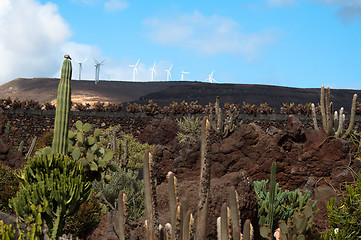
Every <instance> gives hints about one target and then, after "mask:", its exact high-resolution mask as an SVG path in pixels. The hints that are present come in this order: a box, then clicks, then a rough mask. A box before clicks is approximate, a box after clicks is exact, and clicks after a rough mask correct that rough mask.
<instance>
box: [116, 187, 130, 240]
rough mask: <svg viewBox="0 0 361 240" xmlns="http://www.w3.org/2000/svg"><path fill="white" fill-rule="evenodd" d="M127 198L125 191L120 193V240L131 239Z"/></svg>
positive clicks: (118, 220)
mask: <svg viewBox="0 0 361 240" xmlns="http://www.w3.org/2000/svg"><path fill="white" fill-rule="evenodd" d="M127 218H128V214H127V196H126V195H125V192H124V191H120V192H119V196H118V211H117V225H116V230H117V235H118V238H119V240H126V239H129V226H128V222H127V220H128V219H127Z"/></svg>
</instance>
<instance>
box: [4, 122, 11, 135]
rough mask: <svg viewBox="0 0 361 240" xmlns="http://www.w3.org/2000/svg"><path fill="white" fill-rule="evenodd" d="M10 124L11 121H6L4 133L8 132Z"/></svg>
mask: <svg viewBox="0 0 361 240" xmlns="http://www.w3.org/2000/svg"><path fill="white" fill-rule="evenodd" d="M10 126H11V121H7V123H6V128H5V133H7V134H9V133H10Z"/></svg>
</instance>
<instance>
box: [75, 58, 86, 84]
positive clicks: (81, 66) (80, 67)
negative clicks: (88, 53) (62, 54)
mask: <svg viewBox="0 0 361 240" xmlns="http://www.w3.org/2000/svg"><path fill="white" fill-rule="evenodd" d="M86 60H88V59H87V58H85V59H84V60H83V61H82V62H80V61H78V60H75V61H76V62H77V63H79V80H81V71H82V70H83V63H85V62H86Z"/></svg>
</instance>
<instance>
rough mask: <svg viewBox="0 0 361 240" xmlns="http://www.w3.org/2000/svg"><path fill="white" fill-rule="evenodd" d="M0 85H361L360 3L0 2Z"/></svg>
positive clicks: (359, 0) (290, 0) (327, 0)
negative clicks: (54, 80) (68, 73)
mask: <svg viewBox="0 0 361 240" xmlns="http://www.w3.org/2000/svg"><path fill="white" fill-rule="evenodd" d="M0 52H2V54H3V57H2V58H1V59H0V65H1V66H2V70H1V71H0V84H2V83H5V82H8V81H10V80H12V79H14V78H17V77H26V78H32V77H59V75H60V73H59V70H60V67H61V63H62V60H63V55H64V54H65V53H68V54H70V56H71V57H72V58H73V78H74V79H78V72H79V65H78V63H77V62H76V61H75V60H79V61H83V60H84V59H87V61H86V62H84V63H83V71H82V79H87V80H94V77H95V67H94V58H95V59H97V60H98V61H102V60H105V62H104V65H103V66H101V70H100V79H101V80H123V81H133V80H132V79H133V70H132V68H131V67H129V65H134V64H135V63H136V62H137V60H138V59H139V58H140V62H139V64H138V66H137V69H138V74H137V75H136V81H150V79H151V71H149V69H150V68H151V67H152V66H153V63H154V61H156V65H155V70H156V73H157V75H155V76H154V80H156V81H165V80H166V78H167V77H166V72H165V70H166V69H168V68H169V67H170V66H171V65H173V67H172V69H171V75H172V81H179V80H180V78H181V72H182V69H183V70H184V71H186V72H190V73H189V74H185V75H184V80H185V81H193V80H195V81H207V79H208V74H210V73H211V72H212V71H214V75H213V77H214V79H215V80H216V81H217V82H218V83H242V84H267V85H278V86H288V87H301V88H313V87H315V88H319V87H320V86H321V85H326V86H330V87H331V88H346V89H361V0H244V1H231V0H229V1H222V2H220V1H211V0H209V1H188V0H185V1H140V0H138V1H131V0H1V1H0Z"/></svg>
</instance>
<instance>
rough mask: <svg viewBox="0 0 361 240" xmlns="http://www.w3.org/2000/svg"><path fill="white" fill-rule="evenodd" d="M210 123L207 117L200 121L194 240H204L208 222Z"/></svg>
mask: <svg viewBox="0 0 361 240" xmlns="http://www.w3.org/2000/svg"><path fill="white" fill-rule="evenodd" d="M209 133H210V123H209V119H208V117H204V118H203V120H202V135H201V178H200V183H199V202H198V211H197V226H196V228H197V231H196V236H195V237H196V240H203V239H206V233H207V222H208V205H209V203H208V202H209V192H210V185H211V160H210V158H209V156H208V153H209Z"/></svg>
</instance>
